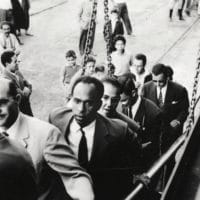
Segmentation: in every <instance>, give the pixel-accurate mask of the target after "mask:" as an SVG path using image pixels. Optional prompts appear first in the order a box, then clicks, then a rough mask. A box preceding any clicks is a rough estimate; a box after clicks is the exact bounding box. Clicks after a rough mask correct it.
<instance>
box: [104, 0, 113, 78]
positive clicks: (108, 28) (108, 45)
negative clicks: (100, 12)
mask: <svg viewBox="0 0 200 200" xmlns="http://www.w3.org/2000/svg"><path fill="white" fill-rule="evenodd" d="M104 14H105V16H104V20H105V31H104V38H105V41H106V55H107V66H108V75H112V74H111V70H110V68H111V65H112V63H111V62H112V58H111V55H110V49H111V42H112V41H111V34H112V30H111V28H112V27H111V24H110V23H109V8H108V0H104Z"/></svg>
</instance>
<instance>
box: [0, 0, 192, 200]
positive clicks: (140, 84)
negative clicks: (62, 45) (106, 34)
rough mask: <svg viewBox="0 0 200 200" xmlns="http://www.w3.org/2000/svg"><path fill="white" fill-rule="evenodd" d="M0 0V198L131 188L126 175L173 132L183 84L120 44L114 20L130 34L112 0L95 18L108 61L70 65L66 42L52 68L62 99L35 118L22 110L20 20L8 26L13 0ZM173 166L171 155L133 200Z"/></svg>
mask: <svg viewBox="0 0 200 200" xmlns="http://www.w3.org/2000/svg"><path fill="white" fill-rule="evenodd" d="M87 1H88V2H90V4H91V3H92V1H91V0H87ZM1 2H3V1H1ZM1 2H0V21H1V19H2V18H1V17H2V16H3V17H5V18H3V19H4V20H6V21H5V22H4V20H3V22H2V24H1V28H2V35H1V36H2V38H1V37H0V45H2V48H1V47H0V48H1V52H0V58H1V64H2V70H1V71H2V72H1V75H0V149H1V151H0V157H1V158H2V159H1V161H0V163H1V165H0V172H2V173H0V186H1V189H0V199H1V200H9V199H16V200H18V199H19V200H23V199H24V200H25V199H26V200H29V199H30V200H36V199H40V200H66V199H67V200H68V199H69V200H70V199H79V200H94V199H95V200H121V199H124V198H125V197H126V195H128V194H129V193H130V192H131V190H132V189H133V182H134V180H133V179H134V178H133V175H138V174H143V173H145V172H146V171H147V170H148V169H149V168H150V167H151V166H152V164H153V163H154V162H155V161H156V160H157V159H158V158H160V157H161V156H162V155H163V153H164V152H166V151H167V150H168V149H169V147H170V146H171V145H172V144H173V142H174V141H175V140H176V139H177V138H178V137H179V136H180V135H181V134H182V133H183V127H184V122H185V120H186V118H187V115H188V108H189V99H188V92H187V90H186V88H185V87H184V86H183V85H181V84H179V83H177V82H175V81H174V79H173V74H174V71H173V67H171V66H167V65H165V64H163V63H156V64H154V65H153V66H152V67H151V70H150V71H148V70H147V68H146V66H147V63H148V59H147V56H146V55H145V54H143V53H138V54H136V55H132V54H131V53H129V52H128V51H127V49H126V38H125V36H124V29H123V24H122V21H121V20H120V18H122V19H123V22H124V24H125V27H126V31H127V34H128V35H132V32H133V30H132V26H131V23H130V19H129V17H128V10H127V4H126V2H125V1H124V0H118V1H117V0H115V1H113V2H114V3H115V7H114V9H112V11H111V15H112V17H111V21H110V22H109V23H108V24H106V25H105V26H107V25H108V26H111V28H112V29H111V30H113V32H112V34H111V45H110V47H111V48H110V53H111V58H112V65H109V67H108V65H107V64H106V63H101V64H97V63H96V58H95V56H94V55H89V56H88V58H87V60H86V62H85V65H84V66H83V65H82V64H78V63H77V53H76V52H75V51H74V50H68V51H67V52H66V54H65V58H66V64H65V66H63V68H62V69H61V73H60V82H61V84H62V86H63V93H64V94H65V105H63V107H59V108H55V109H54V110H53V111H51V112H50V113H48V119H49V120H48V122H44V121H42V120H39V119H37V118H36V117H35V116H34V113H33V112H32V109H31V102H30V95H31V94H32V85H31V83H30V82H29V81H28V80H27V79H26V78H25V77H24V76H23V74H22V72H21V71H20V69H19V65H20V62H19V55H20V51H21V49H20V45H19V39H18V35H19V34H20V29H21V28H23V29H25V30H26V31H27V30H28V24H29V23H28V21H29V20H28V18H27V20H28V21H25V22H26V23H25V24H26V26H18V25H17V24H16V21H17V20H14V21H12V20H13V19H14V13H15V11H14V6H13V5H14V4H7V3H8V2H12V3H13V2H15V1H14V0H13V1H5V2H6V3H5V4H4V6H5V5H7V6H8V5H9V6H11V5H12V6H13V7H12V9H11V7H9V6H8V7H2V5H3V4H2V5H1ZM16 2H18V0H16ZM22 2H25V1H19V2H18V3H20V4H21V3H22ZM20 4H17V5H20ZM22 4H23V3H22ZM28 5H29V6H28V8H29V7H30V4H28ZM88 5H89V4H83V7H81V9H82V11H81V12H80V13H79V16H80V19H81V20H82V21H81V24H82V25H81V27H82V31H81V37H80V43H79V50H80V55H83V54H84V48H85V42H86V38H87V28H88V22H87V21H86V20H87V19H88V18H89V16H90V15H91V10H88ZM85 7H87V8H86V10H87V12H86V13H85V14H84V9H85ZM83 8H84V9H83ZM11 11H12V12H11ZM26 11H27V12H24V15H26V14H27V15H28V9H27V10H26ZM88 12H89V13H90V15H88ZM179 12H180V11H179ZM8 16H9V17H8ZM82 16H84V20H85V21H84V20H83V18H82ZM179 17H180V16H179ZM10 19H12V20H10ZM180 20H181V19H180ZM113 23H115V24H116V26H117V28H116V27H113ZM13 27H14V32H12V31H11V30H12V28H13ZM118 31H119V32H118ZM26 34H28V33H27V32H26ZM8 38H9V39H8ZM174 164H175V156H174V157H171V158H170V160H169V161H168V163H167V164H166V167H165V170H163V171H162V172H159V173H158V174H157V176H155V177H154V178H153V179H152V180H151V183H150V184H151V187H148V188H149V189H148V190H147V191H145V192H144V193H143V194H141V195H139V197H138V198H139V200H141V199H144V200H145V199H148V200H150V199H154V200H155V199H159V198H160V194H161V192H162V189H163V188H161V187H160V185H161V184H160V182H162V183H163V184H164V185H165V184H166V182H167V180H168V178H169V176H170V173H171V172H172V169H173V167H174ZM141 177H142V176H141ZM141 179H142V178H141ZM142 182H143V183H144V184H145V181H144V180H143V181H142ZM146 184H147V183H146ZM22 186H23V189H22ZM2 188H3V189H2ZM1 190H2V191H1Z"/></svg>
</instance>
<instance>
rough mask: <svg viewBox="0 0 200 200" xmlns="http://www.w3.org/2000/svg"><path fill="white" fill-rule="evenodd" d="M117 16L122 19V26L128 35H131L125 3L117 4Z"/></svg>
mask: <svg viewBox="0 0 200 200" xmlns="http://www.w3.org/2000/svg"><path fill="white" fill-rule="evenodd" d="M117 5H118V9H119V16H120V17H121V18H122V20H123V22H124V25H125V27H126V32H127V34H128V35H131V34H132V26H131V22H130V19H129V16H128V9H127V5H126V3H118V4H117Z"/></svg>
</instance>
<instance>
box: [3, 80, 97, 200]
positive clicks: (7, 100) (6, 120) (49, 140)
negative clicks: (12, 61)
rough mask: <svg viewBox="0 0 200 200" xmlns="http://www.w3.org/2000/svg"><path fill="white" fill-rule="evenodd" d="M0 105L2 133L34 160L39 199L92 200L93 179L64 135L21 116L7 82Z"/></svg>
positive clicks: (13, 90)
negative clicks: (21, 146)
mask: <svg viewBox="0 0 200 200" xmlns="http://www.w3.org/2000/svg"><path fill="white" fill-rule="evenodd" d="M0 102H1V103H0V127H1V129H3V130H4V131H6V133H7V134H8V135H9V138H11V139H13V140H15V141H18V142H19V143H21V144H22V145H23V146H24V148H26V150H27V151H28V153H29V154H30V156H31V158H32V161H33V164H34V168H35V170H36V182H37V189H38V199H40V200H52V199H53V200H67V199H71V198H72V199H79V200H93V199H94V196H93V191H92V186H91V182H90V177H89V175H88V174H87V173H86V172H85V171H84V170H83V169H82V168H81V167H80V166H79V164H78V162H77V160H76V158H75V156H74V154H73V152H72V150H71V149H70V147H69V146H68V145H67V143H66V141H65V139H64V137H63V136H62V134H61V133H60V132H59V130H58V129H57V128H56V127H54V126H52V125H51V124H48V123H46V122H43V121H41V120H39V119H36V118H34V117H29V116H27V115H24V114H22V113H21V112H19V102H20V95H19V94H18V92H17V88H16V85H15V84H14V83H13V82H12V81H10V80H8V79H5V78H0ZM69 196H70V197H71V198H70V197H69ZM27 199H28V198H27Z"/></svg>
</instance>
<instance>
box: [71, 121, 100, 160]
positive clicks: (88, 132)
mask: <svg viewBox="0 0 200 200" xmlns="http://www.w3.org/2000/svg"><path fill="white" fill-rule="evenodd" d="M95 126H96V120H94V121H92V122H91V123H90V124H89V125H87V126H85V127H84V128H82V129H83V131H84V132H85V137H86V140H87V148H88V159H89V160H90V158H91V155H92V148H93V143H94V133H95ZM80 129H81V127H80V125H79V124H78V123H77V122H76V120H75V119H73V120H72V122H71V124H70V128H69V136H68V140H69V142H70V147H71V148H72V150H73V151H74V153H75V155H76V157H77V158H78V148H79V143H80V140H81V137H82V133H81V131H80Z"/></svg>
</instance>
